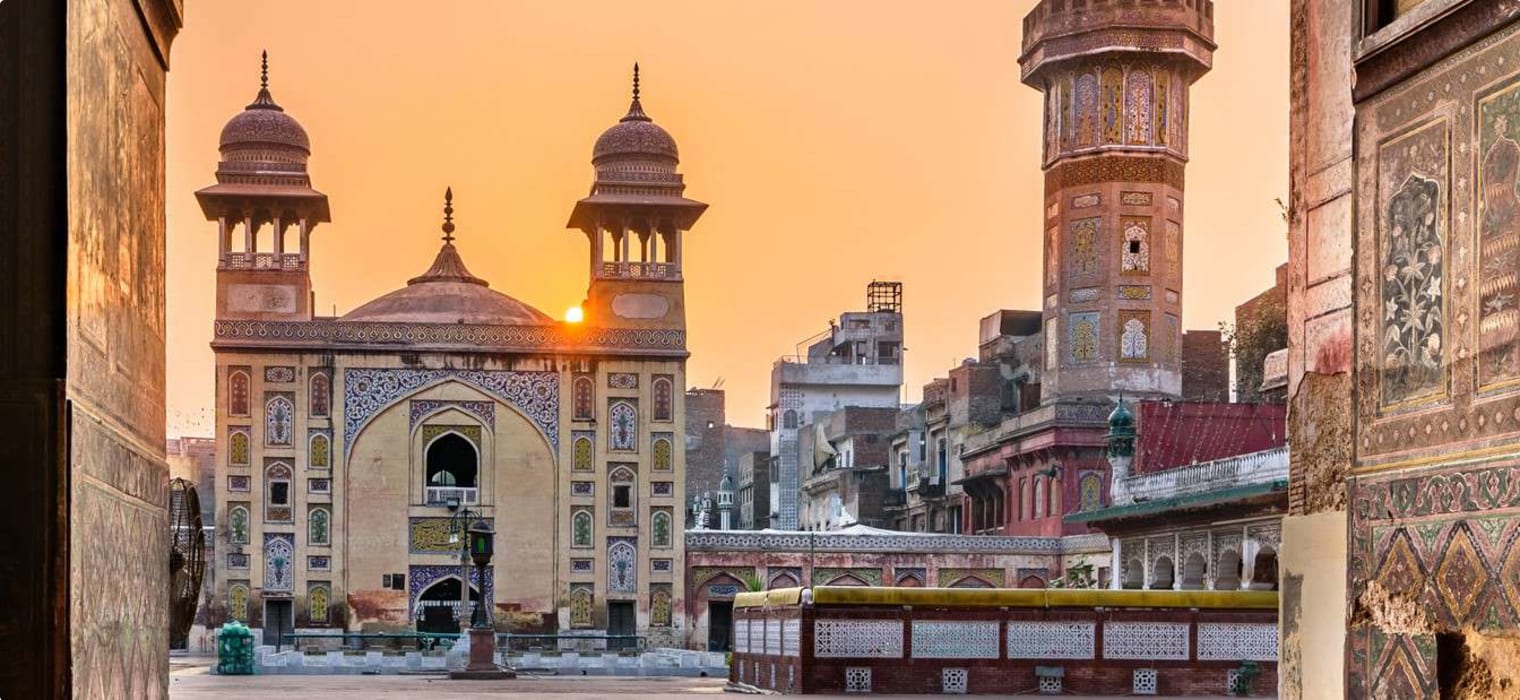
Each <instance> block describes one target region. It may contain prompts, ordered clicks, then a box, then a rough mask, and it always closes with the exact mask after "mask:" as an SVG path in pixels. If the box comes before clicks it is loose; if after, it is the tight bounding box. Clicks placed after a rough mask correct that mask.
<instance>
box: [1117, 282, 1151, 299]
mask: <svg viewBox="0 0 1520 700" xmlns="http://www.w3.org/2000/svg"><path fill="white" fill-rule="evenodd" d="M1150 298H1151V288H1150V287H1149V286H1147V285H1140V284H1121V285H1119V299H1120V300H1121V301H1150Z"/></svg>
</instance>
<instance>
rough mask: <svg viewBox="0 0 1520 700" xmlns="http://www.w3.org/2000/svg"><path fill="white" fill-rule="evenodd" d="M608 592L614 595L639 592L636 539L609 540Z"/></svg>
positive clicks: (610, 538) (613, 538)
mask: <svg viewBox="0 0 1520 700" xmlns="http://www.w3.org/2000/svg"><path fill="white" fill-rule="evenodd" d="M607 590H609V591H611V592H613V593H637V592H638V590H639V566H638V540H637V539H636V538H633V537H608V538H607Z"/></svg>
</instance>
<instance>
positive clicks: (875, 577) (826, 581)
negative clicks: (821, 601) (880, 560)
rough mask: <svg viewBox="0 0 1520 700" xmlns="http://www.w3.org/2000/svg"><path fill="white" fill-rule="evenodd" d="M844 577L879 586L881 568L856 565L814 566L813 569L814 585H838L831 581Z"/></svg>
mask: <svg viewBox="0 0 1520 700" xmlns="http://www.w3.org/2000/svg"><path fill="white" fill-rule="evenodd" d="M845 577H848V578H849V579H854V580H857V581H861V582H862V583H863V584H864V585H867V586H880V585H881V569H874V568H866V567H858V566H857V567H834V566H820V567H816V568H814V569H813V585H815V586H828V585H838V584H836V583H833V582H836V581H839V579H842V578H845ZM845 585H849V584H848V583H846V584H845ZM856 585H860V584H856Z"/></svg>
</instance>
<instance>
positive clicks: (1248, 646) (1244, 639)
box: [1198, 622, 1277, 662]
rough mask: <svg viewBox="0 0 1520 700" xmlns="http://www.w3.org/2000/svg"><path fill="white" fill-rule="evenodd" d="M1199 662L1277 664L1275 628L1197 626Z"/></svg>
mask: <svg viewBox="0 0 1520 700" xmlns="http://www.w3.org/2000/svg"><path fill="white" fill-rule="evenodd" d="M1198 659H1199V660H1200V661H1241V660H1245V661H1272V662H1275V661H1277V625H1273V624H1235V623H1223V622H1200V623H1198Z"/></svg>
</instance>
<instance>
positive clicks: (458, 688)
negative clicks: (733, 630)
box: [169, 658, 1082, 700]
mask: <svg viewBox="0 0 1520 700" xmlns="http://www.w3.org/2000/svg"><path fill="white" fill-rule="evenodd" d="M208 663H210V660H209V659H200V658H197V659H185V658H175V659H172V660H171V671H170V678H169V697H171V698H174V699H175V700H200V699H202V698H204V699H205V700H212V699H215V700H240V699H242V698H250V699H251V698H259V699H260V700H267V698H292V699H293V698H321V699H322V700H343V699H345V698H354V699H355V700H357V699H359V698H366V699H367V698H485V697H502V696H506V695H511V696H513V697H526V698H532V697H551V696H552V697H555V698H610V697H618V698H627V699H630V700H632V699H635V698H664V697H669V696H671V695H707V696H709V697H733V698H739V697H744V696H742V695H726V696H725V695H723V687H724V684H725V680H724V679H722V678H636V677H622V678H617V677H605V676H602V677H595V676H549V677H524V678H518V679H516V680H512V681H501V682H491V681H451V680H447V679H446V678H444V677H442V676H436V675H419V676H284V675H280V676H214V675H211V674H210V672H209V670H208V668H207V664H208ZM815 697H818V696H815ZM872 697H882V698H891V697H900V698H922V697H925V696H913V695H909V696H887V695H873V696H872ZM982 697H989V696H982ZM1062 697H1064V698H1067V700H1082V698H1078V697H1076V696H1071V695H1066V696H1062Z"/></svg>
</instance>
